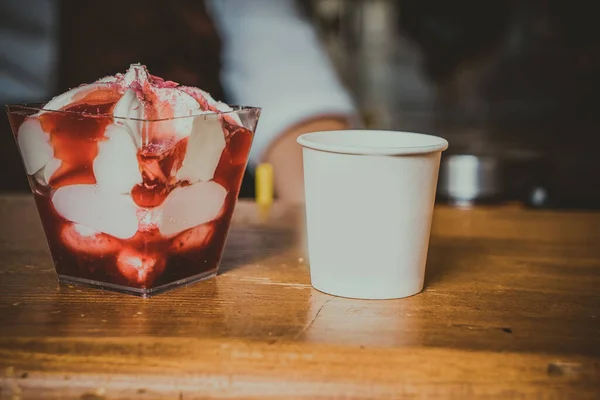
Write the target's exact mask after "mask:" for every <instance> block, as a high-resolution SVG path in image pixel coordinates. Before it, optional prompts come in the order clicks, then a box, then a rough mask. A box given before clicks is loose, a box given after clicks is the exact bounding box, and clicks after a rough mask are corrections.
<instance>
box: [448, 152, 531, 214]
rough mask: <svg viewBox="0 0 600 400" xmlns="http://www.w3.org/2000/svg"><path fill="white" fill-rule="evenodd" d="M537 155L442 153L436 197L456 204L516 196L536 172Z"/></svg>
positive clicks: (498, 200) (498, 199)
mask: <svg viewBox="0 0 600 400" xmlns="http://www.w3.org/2000/svg"><path fill="white" fill-rule="evenodd" d="M539 166H540V164H539V157H537V155H536V154H534V153H529V152H525V151H519V152H517V151H513V152H510V153H506V154H448V155H445V156H443V157H442V161H441V165H440V176H439V182H438V189H437V193H438V198H439V199H440V200H442V201H446V202H448V203H450V204H452V205H456V206H463V207H464V206H470V205H474V204H479V203H500V202H506V201H511V200H519V199H521V198H522V194H523V193H524V192H525V191H527V190H528V189H530V187H531V184H532V182H534V181H535V179H536V177H537V176H538V175H539V173H540V167H539Z"/></svg>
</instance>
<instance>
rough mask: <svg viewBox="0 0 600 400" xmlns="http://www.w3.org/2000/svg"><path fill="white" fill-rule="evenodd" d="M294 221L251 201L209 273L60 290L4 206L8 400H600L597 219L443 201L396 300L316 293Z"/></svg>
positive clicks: (27, 205)
mask: <svg viewBox="0 0 600 400" xmlns="http://www.w3.org/2000/svg"><path fill="white" fill-rule="evenodd" d="M301 215H302V214H301V212H299V210H297V209H293V208H289V207H285V206H283V205H276V206H275V207H274V209H273V212H272V214H271V219H270V221H268V222H267V223H263V222H260V220H259V219H258V217H257V211H256V209H255V207H254V205H253V204H251V203H247V202H241V203H240V204H239V207H238V210H237V212H236V217H235V223H234V228H233V230H232V232H231V234H230V238H229V244H228V248H227V250H226V256H225V259H224V260H223V264H222V273H221V275H220V276H219V277H218V278H217V279H213V280H209V281H205V282H201V283H198V284H195V285H192V286H189V287H186V288H182V289H178V290H175V291H172V292H169V293H165V294H162V295H159V296H157V297H153V298H150V299H141V298H137V297H132V296H127V295H120V294H115V293H110V292H103V291H101V290H95V289H87V288H78V287H68V286H59V285H58V284H57V282H56V276H55V274H54V270H53V267H52V264H51V261H50V257H49V253H48V251H47V249H46V245H45V242H44V238H43V233H42V230H41V227H40V224H39V220H38V218H37V215H36V211H35V209H34V206H33V202H32V201H31V199H30V197H29V196H4V197H1V198H0V221H1V227H0V280H1V284H0V318H1V320H0V367H1V369H0V374H1V377H2V378H1V379H2V384H1V385H0V386H1V390H2V392H1V395H0V398H2V399H13V398H14V399H27V398H45V399H71V398H73V399H80V400H91V399H96V400H100V399H128V398H134V399H156V398H170V399H186V400H187V399H201V398H207V397H209V396H210V397H217V398H256V399H264V398H268V397H272V396H273V397H281V398H307V399H318V398H356V399H363V398H368V397H380V398H400V397H428V398H431V397H433V398H444V399H448V398H456V399H468V398H474V397H489V398H502V399H508V398H511V399H513V398H536V399H537V398H556V399H578V398H590V399H592V398H595V399H597V398H600V214H592V213H566V212H563V213H558V212H542V211H526V210H521V209H519V208H518V207H501V208H478V209H473V210H458V209H451V208H446V207H441V206H440V207H437V209H436V212H435V218H434V226H433V233H432V240H431V247H430V253H429V261H428V267H427V268H428V273H427V283H426V289H425V291H424V292H423V293H421V294H419V295H417V296H414V297H411V298H407V299H403V300H387V301H364V300H362V301H361V300H350V299H343V298H336V297H332V296H329V295H326V294H323V293H320V292H317V291H315V290H313V289H312V288H311V286H310V283H309V276H308V270H307V266H306V261H305V257H304V255H303V252H302V250H301V249H302V245H301V244H302V243H303V241H302V240H300V239H301V238H302V237H303V235H302V233H301V232H302V230H301V229H297V227H298V226H301V221H302V219H301ZM2 396H4V397H2Z"/></svg>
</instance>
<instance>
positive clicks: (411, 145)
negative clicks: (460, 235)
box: [298, 130, 448, 299]
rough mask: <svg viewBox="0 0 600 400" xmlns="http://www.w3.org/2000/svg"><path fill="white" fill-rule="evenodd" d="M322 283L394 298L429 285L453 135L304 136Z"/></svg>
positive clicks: (356, 294) (336, 291) (315, 259)
mask: <svg viewBox="0 0 600 400" xmlns="http://www.w3.org/2000/svg"><path fill="white" fill-rule="evenodd" d="M298 143H300V145H302V147H303V149H302V152H303V161H304V186H305V196H306V220H307V236H308V258H309V264H310V277H311V283H312V285H313V287H314V288H316V289H318V290H320V291H322V292H325V293H329V294H333V295H336V296H341V297H352V298H361V299H392V298H401V297H407V296H412V295H414V294H416V293H419V292H420V291H421V290H422V289H423V282H424V276H425V263H426V259H427V250H428V245H429V233H430V228H431V220H432V214H433V206H434V201H435V191H436V184H437V178H438V171H439V165H440V158H441V154H442V151H444V150H446V148H447V147H448V142H447V141H446V140H445V139H442V138H439V137H435V136H430V135H423V134H417V133H407V132H395V131H377V130H367V131H363V130H346V131H328V132H315V133H308V134H304V135H301V136H300V137H299V138H298Z"/></svg>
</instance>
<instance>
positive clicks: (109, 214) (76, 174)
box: [7, 105, 260, 297]
mask: <svg viewBox="0 0 600 400" xmlns="http://www.w3.org/2000/svg"><path fill="white" fill-rule="evenodd" d="M41 107H42V106H41V105H10V106H7V114H8V117H9V120H10V123H11V127H12V131H13V134H14V136H15V139H16V142H17V145H18V147H19V151H20V153H21V158H22V160H23V163H24V165H25V169H26V172H27V176H28V179H29V183H30V186H31V190H32V192H33V196H34V199H35V201H36V204H37V208H38V211H39V214H40V218H41V221H42V225H43V227H44V231H45V233H46V239H47V241H48V245H49V248H50V253H51V255H52V259H53V261H54V265H55V267H56V272H57V274H58V278H59V281H61V282H69V283H75V284H84V285H92V286H97V287H101V288H105V289H110V290H115V291H118V292H123V293H129V294H135V295H139V296H144V297H146V296H150V295H153V294H156V293H159V292H162V291H165V290H168V289H172V288H175V287H178V286H181V285H185V284H189V283H191V282H195V281H199V280H202V279H207V278H210V277H213V276H215V275H216V274H217V269H218V267H219V263H220V260H221V256H222V253H223V248H224V246H225V242H226V238H227V233H228V230H229V225H230V222H231V218H232V215H233V211H234V208H235V205H236V202H237V197H238V193H239V190H240V186H241V182H242V178H243V175H244V170H245V168H246V164H247V161H248V155H249V152H250V147H251V145H252V140H253V137H254V131H255V128H256V125H257V123H258V119H259V116H260V108H254V107H236V108H234V110H233V111H230V112H226V113H222V114H215V113H207V114H200V115H194V116H189V117H178V118H171V119H162V120H136V119H124V118H117V117H113V116H110V115H107V114H102V113H101V110H98V111H99V112H98V113H97V114H90V113H85V112H73V111H49V110H44V109H43V108H41ZM177 132H186V134H184V135H181V134H179V136H178V134H177Z"/></svg>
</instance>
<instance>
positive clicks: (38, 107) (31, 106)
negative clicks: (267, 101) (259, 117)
mask: <svg viewBox="0 0 600 400" xmlns="http://www.w3.org/2000/svg"><path fill="white" fill-rule="evenodd" d="M45 104H46V103H20V104H19V103H16V104H6V105H5V106H4V108H5V109H6V112H7V113H8V114H15V113H18V111H17V110H11V108H18V109H20V110H27V111H34V112H35V113H32V114H29V115H34V114H37V113H39V112H42V111H43V112H51V113H60V114H65V115H79V116H82V117H86V118H113V119H116V120H120V121H139V122H164V121H173V120H177V119H183V118H195V117H201V116H204V117H205V119H206V117H209V116H219V115H234V114H235V115H237V114H240V113H244V112H256V111H258V112H260V111H261V110H262V108H261V107H256V106H240V105H230V106H229V107H231V108H233V110H231V111H202V112H201V113H198V114H192V115H183V116H179V117H171V118H159V119H142V118H129V117H115V116H114V115H112V114H91V113H86V112H81V111H68V110H52V109H48V108H44V107H43V106H44V105H45Z"/></svg>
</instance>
